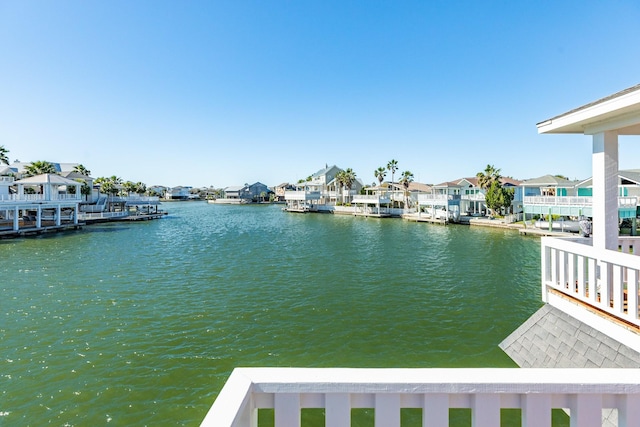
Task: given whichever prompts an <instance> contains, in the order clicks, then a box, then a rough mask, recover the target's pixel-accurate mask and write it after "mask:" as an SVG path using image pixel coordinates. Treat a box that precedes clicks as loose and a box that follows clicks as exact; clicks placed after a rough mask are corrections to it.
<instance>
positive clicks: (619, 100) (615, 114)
mask: <svg viewBox="0 0 640 427" xmlns="http://www.w3.org/2000/svg"><path fill="white" fill-rule="evenodd" d="M536 126H537V127H538V133H541V134H542V133H545V134H546V133H558V134H560V133H574V134H587V135H591V134H595V133H599V132H606V131H609V130H615V131H616V133H617V134H619V135H638V134H640V85H636V86H633V87H631V88H628V89H625V90H623V91H621V92H618V93H616V94H613V95H611V96H608V97H606V98H602V99H600V100H598V101H595V102H592V103H590V104H586V105H584V106H582V107H579V108H576V109H574V110H571V111H569V112H567V113H564V114H561V115H559V116H555V117H553V118H551V119H548V120H545V121H542V122H540V123H538V124H537V125H536Z"/></svg>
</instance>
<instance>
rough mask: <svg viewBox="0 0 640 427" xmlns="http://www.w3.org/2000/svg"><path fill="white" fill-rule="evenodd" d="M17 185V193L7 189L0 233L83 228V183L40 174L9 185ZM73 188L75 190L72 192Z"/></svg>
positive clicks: (10, 234)
mask: <svg viewBox="0 0 640 427" xmlns="http://www.w3.org/2000/svg"><path fill="white" fill-rule="evenodd" d="M7 185H12V186H15V187H16V188H17V193H16V194H10V193H9V191H8V187H7V191H5V192H3V193H4V196H3V197H2V198H1V199H0V235H1V236H4V237H13V236H20V235H24V234H29V233H41V232H46V231H59V230H64V229H68V228H72V229H74V228H79V226H80V225H82V224H80V223H79V222H78V206H79V204H80V201H81V196H80V186H81V184H80V183H78V182H76V181H73V180H70V179H66V178H63V177H61V176H59V175H55V174H43V175H36V176H32V177H29V178H25V179H21V180H19V181H14V182H7V183H6V185H5V186H7ZM70 189H73V190H75V191H70Z"/></svg>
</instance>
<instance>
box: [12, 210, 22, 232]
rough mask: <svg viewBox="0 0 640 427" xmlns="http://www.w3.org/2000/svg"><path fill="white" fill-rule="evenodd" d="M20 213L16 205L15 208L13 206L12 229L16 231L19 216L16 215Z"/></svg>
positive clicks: (18, 225)
mask: <svg viewBox="0 0 640 427" xmlns="http://www.w3.org/2000/svg"><path fill="white" fill-rule="evenodd" d="M19 214H20V209H18V206H16V207H15V208H13V231H18V230H19V229H20V217H19V216H18V215H19Z"/></svg>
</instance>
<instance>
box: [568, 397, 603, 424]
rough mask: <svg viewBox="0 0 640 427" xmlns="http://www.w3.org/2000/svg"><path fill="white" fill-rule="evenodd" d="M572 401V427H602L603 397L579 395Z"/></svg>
mask: <svg viewBox="0 0 640 427" xmlns="http://www.w3.org/2000/svg"><path fill="white" fill-rule="evenodd" d="M571 400H572V402H571V407H570V411H571V426H579V427H602V395H600V394H578V395H576V396H575V397H574V398H573V399H571Z"/></svg>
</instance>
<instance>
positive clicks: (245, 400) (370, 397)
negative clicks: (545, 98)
mask: <svg viewBox="0 0 640 427" xmlns="http://www.w3.org/2000/svg"><path fill="white" fill-rule="evenodd" d="M538 132H539V133H542V134H553V133H560V134H562V133H576V134H582V135H589V136H591V138H592V144H591V150H592V153H593V156H592V168H593V182H592V188H593V237H591V238H584V237H569V238H568V237H563V238H557V237H544V238H542V240H541V257H542V260H541V285H542V286H541V289H542V300H543V302H544V305H543V307H542V308H541V309H540V310H539V311H538V312H536V313H535V314H534V315H533V316H532V317H531V318H530V319H529V320H527V321H526V322H525V323H524V324H523V325H522V326H521V327H520V328H518V329H517V330H516V331H514V332H513V333H512V334H511V335H510V336H509V337H508V338H507V339H505V340H504V341H503V342H502V343H501V345H500V346H501V348H502V349H503V350H504V351H505V352H506V353H507V354H508V355H509V356H510V357H511V358H512V359H513V360H514V361H515V362H516V363H518V365H520V366H522V367H523V368H524V369H520V370H518V371H517V372H515V371H514V370H513V369H330V368H327V369H307V368H236V369H235V370H234V372H233V373H232V374H231V376H230V377H229V380H228V381H227V383H226V384H225V386H224V388H223V389H222V391H221V392H220V394H219V395H218V397H217V399H216V401H215V403H214V404H213V406H212V407H211V409H210V411H209V412H208V414H207V416H206V417H205V419H204V420H203V422H202V425H203V426H216V427H255V426H257V423H258V410H259V409H261V408H269V409H274V422H275V426H276V427H299V426H300V425H301V413H302V411H303V410H304V408H322V409H323V410H324V414H325V424H326V425H327V426H341V427H342V426H349V425H350V424H351V413H352V409H353V408H369V409H371V410H372V413H373V416H374V418H375V425H376V426H379V427H381V426H385V427H399V426H400V425H401V409H403V408H417V409H418V410H419V411H420V412H421V414H422V425H423V426H437V427H444V426H448V425H449V409H451V408H469V409H470V416H471V425H473V426H474V427H489V426H497V425H500V419H501V412H502V409H508V408H511V409H519V410H520V416H521V419H522V425H523V426H527V427H550V426H551V410H552V409H553V408H559V409H565V410H567V412H568V413H569V414H570V417H571V426H572V427H596V426H601V425H617V426H625V427H630V426H640V369H638V368H639V367H640V316H639V306H640V304H639V298H638V292H639V278H640V257H639V256H638V255H639V254H640V240H639V239H640V238H636V237H625V238H620V237H619V236H618V214H617V210H618V204H617V198H618V137H619V135H640V85H638V86H635V87H632V88H629V89H626V90H624V91H622V92H619V93H616V94H614V95H611V96H609V97H606V98H603V99H600V100H598V101H596V102H593V103H590V104H587V105H585V106H583V107H580V108H577V109H574V110H571V111H569V112H568V113H565V114H562V115H559V116H556V117H553V118H551V119H549V120H546V121H544V122H541V123H539V124H538ZM585 149H588V147H585ZM442 195H443V196H447V197H449V196H455V195H456V194H448V193H445V194H442ZM514 274H517V272H514ZM478 285H480V286H491V284H490V283H486V284H478ZM470 292H471V290H470ZM468 297H469V298H473V295H469V296H468ZM530 367H535V368H547V369H528V368H530ZM589 367H594V368H596V367H597V368H601V369H585V368H589ZM548 368H555V369H548ZM567 368H572V369H567ZM608 368H616V369H608ZM620 368H626V369H620Z"/></svg>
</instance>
